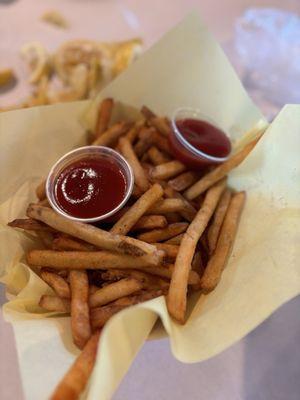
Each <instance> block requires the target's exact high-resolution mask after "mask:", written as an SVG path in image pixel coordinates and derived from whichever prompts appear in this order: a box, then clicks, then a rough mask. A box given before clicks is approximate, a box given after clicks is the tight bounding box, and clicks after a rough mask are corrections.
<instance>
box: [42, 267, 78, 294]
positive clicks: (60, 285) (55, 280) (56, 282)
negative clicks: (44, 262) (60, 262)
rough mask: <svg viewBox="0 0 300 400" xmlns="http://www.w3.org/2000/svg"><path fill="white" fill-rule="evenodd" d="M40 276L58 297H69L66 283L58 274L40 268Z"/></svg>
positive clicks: (68, 288)
mask: <svg viewBox="0 0 300 400" xmlns="http://www.w3.org/2000/svg"><path fill="white" fill-rule="evenodd" d="M40 277H41V278H42V279H43V281H45V282H46V283H47V284H48V285H49V286H50V287H51V288H52V289H53V290H54V292H55V293H56V294H57V295H58V296H59V297H61V298H63V299H69V298H70V297H71V292H70V287H69V285H68V283H67V282H66V281H65V280H64V278H62V277H61V276H59V275H58V274H56V273H54V272H48V271H45V270H41V273H40Z"/></svg>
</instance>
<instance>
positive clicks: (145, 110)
mask: <svg viewBox="0 0 300 400" xmlns="http://www.w3.org/2000/svg"><path fill="white" fill-rule="evenodd" d="M141 113H142V114H143V115H144V117H145V118H146V119H150V118H155V117H156V115H155V114H154V112H153V111H151V110H150V108H148V107H147V106H143V107H142V108H141Z"/></svg>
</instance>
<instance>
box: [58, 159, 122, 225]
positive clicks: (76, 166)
mask: <svg viewBox="0 0 300 400" xmlns="http://www.w3.org/2000/svg"><path fill="white" fill-rule="evenodd" d="M126 188H127V182H126V178H125V176H124V174H123V172H122V170H121V169H120V168H119V166H118V165H117V164H116V163H115V162H113V161H110V160H108V159H106V158H88V157H87V158H83V159H81V160H79V161H75V162H74V163H72V164H71V165H69V166H67V167H66V168H65V169H64V170H63V171H62V172H61V173H60V175H59V176H58V178H57V180H56V182H55V188H54V190H55V198H56V202H57V205H58V206H59V208H61V210H62V211H64V212H65V213H66V214H68V215H71V216H73V217H76V218H94V217H99V216H101V215H104V214H106V213H108V212H109V211H111V210H113V209H114V208H116V207H117V206H118V205H119V204H120V203H121V202H122V200H123V199H124V197H125V193H126Z"/></svg>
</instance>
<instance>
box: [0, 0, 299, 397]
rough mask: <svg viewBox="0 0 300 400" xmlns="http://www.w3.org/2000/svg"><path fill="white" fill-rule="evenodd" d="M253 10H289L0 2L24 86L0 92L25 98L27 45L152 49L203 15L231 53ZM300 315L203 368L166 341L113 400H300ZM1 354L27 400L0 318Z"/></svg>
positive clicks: (265, 327) (287, 312)
mask: <svg viewBox="0 0 300 400" xmlns="http://www.w3.org/2000/svg"><path fill="white" fill-rule="evenodd" d="M220 3H221V4H220ZM225 3H226V4H225ZM250 6H251V7H255V6H260V7H263V6H264V7H280V6H281V7H283V3H282V1H281V0H269V1H267V0H261V1H258V0H227V1H224V2H220V1H218V0H210V1H207V0H206V1H204V0H203V1H200V0H198V1H197V0H165V1H164V2H162V1H158V0H152V1H146V0H140V1H138V0H124V1H115V0H98V1H96V0H52V1H50V0H48V1H46V0H44V1H43V2H36V1H34V0H19V1H9V0H0V38H1V40H0V67H5V66H11V65H13V66H14V67H15V69H16V71H17V74H18V76H19V77H20V78H21V82H20V84H19V85H18V86H17V87H15V88H14V89H13V90H11V91H10V92H8V93H1V92H0V107H1V106H4V105H5V104H10V103H15V102H16V101H17V100H20V99H21V98H22V97H24V96H25V95H26V91H27V89H28V88H27V85H26V83H25V76H26V70H25V69H24V66H23V64H22V62H21V60H20V56H19V49H20V47H21V46H22V44H23V43H26V42H28V41H32V40H39V41H40V42H42V43H44V44H45V45H46V46H47V48H49V49H50V50H52V49H54V48H56V47H57V46H58V45H59V44H60V43H61V42H63V41H64V40H68V39H71V38H93V39H98V40H103V41H106V40H107V41H109V40H122V39H125V38H129V37H132V36H141V37H142V38H143V39H144V42H145V47H146V48H147V47H149V46H150V45H151V44H153V43H154V42H155V41H157V40H158V39H159V38H160V37H161V36H162V35H163V34H164V33H165V32H166V31H167V30H168V29H170V28H171V27H172V26H173V25H175V24H176V23H177V22H178V21H179V20H180V19H182V17H183V16H184V15H185V14H187V12H188V11H190V10H194V9H196V10H199V12H200V14H201V15H202V17H203V19H204V20H205V22H206V24H207V25H208V26H209V27H210V29H211V31H212V32H213V33H214V35H215V36H216V38H217V39H218V40H219V41H220V42H221V44H223V45H224V47H225V48H226V44H228V43H229V42H230V41H231V40H232V37H233V29H234V22H235V19H236V17H237V16H238V15H240V14H241V13H242V12H243V11H244V10H245V9H246V8H248V7H250ZM284 8H285V9H286V10H290V11H294V12H298V13H299V12H300V3H299V0H293V1H291V0H290V1H289V0H286V1H285V2H284ZM49 9H56V10H59V11H61V12H62V13H63V15H65V16H66V17H67V19H68V20H69V21H70V24H71V28H70V29H69V30H67V31H63V30H60V29H57V28H54V27H51V26H48V25H46V24H44V23H43V22H41V21H40V20H39V17H40V15H41V14H42V13H43V12H45V11H47V10H49ZM216 10H218V12H216ZM230 56H231V55H230V53H229V57H230ZM261 106H262V107H263V106H264V105H263V104H262V105H261ZM266 111H267V110H266ZM4 302H5V296H4V288H3V287H1V286H0V304H3V303H4ZM299 309H300V297H297V298H295V299H294V300H292V301H290V302H289V303H288V304H285V305H284V306H283V307H281V308H280V309H279V310H278V311H276V312H275V313H274V314H273V315H272V316H271V317H270V318H268V319H267V320H266V321H265V322H264V323H263V324H261V325H260V326H259V327H258V328H256V329H255V330H254V331H253V332H251V333H250V334H248V335H247V336H246V337H245V338H244V339H243V340H241V341H240V342H238V343H236V344H235V345H234V346H232V347H230V348H229V349H228V350H226V351H224V352H223V353H221V354H219V355H218V356H216V357H214V358H212V359H210V360H208V361H205V362H202V363H198V364H182V363H180V362H178V361H176V360H175V359H174V358H173V356H172V354H171V352H170V349H169V344H168V340H167V339H163V340H158V341H151V342H147V343H146V344H145V345H144V347H143V348H142V350H141V351H140V353H139V354H138V356H137V358H136V359H135V361H134V363H133V364H132V366H131V368H130V370H129V371H128V373H127V375H126V376H125V378H124V380H123V382H122V383H121V385H120V387H119V388H118V390H117V391H116V393H115V395H114V396H113V399H114V400H135V399H141V398H143V400H153V399H157V398H159V399H161V400H168V399H173V400H177V399H178V400H179V399H182V398H186V399H189V400H194V399H195V400H196V399H202V398H203V399H206V400H228V399H230V400H299V398H300V368H299V366H300V346H299V338H300V313H299ZM221 334H222V332H220V335H221ZM0 354H1V357H0V399H1V400H11V399H15V400H19V399H20V400H23V399H24V396H23V394H22V386H21V381H20V375H19V370H18V362H17V355H16V349H15V344H14V337H13V330H12V328H11V326H10V325H9V324H7V323H6V322H5V321H4V320H3V317H2V314H1V311H0ZM28 400H30V399H28Z"/></svg>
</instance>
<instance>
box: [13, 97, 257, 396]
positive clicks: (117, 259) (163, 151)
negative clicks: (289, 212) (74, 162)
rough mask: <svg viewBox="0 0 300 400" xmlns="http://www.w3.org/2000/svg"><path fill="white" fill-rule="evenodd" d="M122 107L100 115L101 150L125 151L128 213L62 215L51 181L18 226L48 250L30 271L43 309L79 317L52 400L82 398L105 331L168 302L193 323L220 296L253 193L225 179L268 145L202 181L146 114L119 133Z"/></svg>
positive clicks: (108, 105)
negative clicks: (197, 302) (213, 295)
mask: <svg viewBox="0 0 300 400" xmlns="http://www.w3.org/2000/svg"><path fill="white" fill-rule="evenodd" d="M113 107H114V101H113V99H109V98H108V99H105V100H103V101H102V103H101V104H100V107H99V112H98V120H97V125H96V128H95V132H94V134H93V135H94V136H93V140H92V142H91V143H92V144H93V145H102V146H109V147H112V148H114V149H116V150H117V151H119V152H120V153H121V154H122V155H123V156H124V157H125V158H126V160H127V161H128V163H129V164H130V165H131V167H132V170H133V173H134V178H135V185H134V190H133V193H132V196H131V198H130V200H129V202H128V203H127V205H126V206H125V207H124V208H123V209H122V211H121V213H119V214H118V215H115V216H114V217H112V218H111V219H110V220H109V222H102V221H101V222H100V223H99V224H97V226H94V225H90V224H84V223H80V222H76V221H73V220H70V219H68V218H65V217H63V216H61V215H59V214H57V213H56V212H55V211H53V210H52V209H51V208H50V206H49V203H48V201H47V199H46V194H45V181H44V182H42V183H41V184H40V185H39V186H38V188H37V191H36V192H37V197H38V199H39V201H38V202H37V203H36V204H30V205H29V207H28V209H27V216H28V219H18V220H14V221H12V222H10V223H9V226H11V227H15V228H20V229H23V230H25V231H30V232H32V233H33V234H34V235H35V236H36V237H37V238H39V239H40V243H43V247H44V248H41V249H35V250H31V251H29V252H28V253H27V254H26V257H27V262H28V265H29V266H30V268H32V269H33V270H34V271H35V272H36V273H37V274H38V275H39V277H40V278H41V279H42V280H44V281H45V282H46V283H47V284H48V285H49V286H50V287H51V288H52V289H53V294H52V295H43V296H42V297H41V299H40V303H39V305H40V306H41V307H42V308H43V309H44V310H47V311H51V312H63V313H69V314H70V315H71V329H72V335H73V340H74V343H75V344H76V345H77V346H78V347H79V348H80V349H83V351H82V353H81V354H80V355H79V357H78V358H77V360H76V361H75V363H74V364H73V366H72V367H71V368H70V370H69V371H68V372H67V374H66V375H65V377H64V378H63V380H62V381H61V382H60V383H59V385H58V387H57V388H56V390H55V392H54V394H53V396H52V399H55V400H60V399H63V400H68V399H75V398H78V396H79V394H80V393H81V392H82V390H83V389H84V387H85V385H86V383H87V381H88V378H89V376H90V373H91V371H92V369H93V365H94V362H95V357H96V352H97V346H98V339H99V335H100V331H101V329H102V328H103V326H104V325H105V323H106V322H107V321H108V320H109V319H110V318H111V317H112V316H113V315H114V314H116V313H117V312H119V311H121V310H124V309H125V308H127V307H129V306H132V305H135V304H138V303H141V302H143V301H146V300H149V299H153V298H156V297H158V296H166V301H167V306H168V310H169V313H170V315H171V316H172V317H173V318H174V319H175V320H176V321H177V322H179V323H184V322H185V318H186V304H187V296H188V294H189V293H191V292H194V291H199V292H200V293H203V294H206V293H209V292H210V291H212V290H214V289H215V287H216V286H217V285H218V282H219V281H220V278H221V275H222V271H223V269H224V267H225V265H226V262H227V260H228V257H229V255H230V252H231V249H232V245H233V242H234V239H235V236H236V232H237V228H238V223H239V219H240V216H241V212H242V209H243V205H244V202H245V192H239V193H236V192H235V191H234V190H232V189H230V188H228V187H227V181H226V175H227V174H228V173H229V172H230V170H232V169H233V168H235V167H236V166H238V165H239V164H240V163H241V162H242V161H243V160H244V158H245V157H246V156H247V155H248V154H249V152H250V151H251V150H252V148H253V147H254V146H255V144H256V142H257V141H258V139H259V137H260V136H257V137H256V139H255V140H253V141H251V142H249V143H248V144H247V145H246V146H245V147H244V148H243V149H242V150H240V151H239V152H237V153H235V154H234V155H233V156H231V158H230V159H228V160H227V161H226V162H224V163H223V164H220V165H218V166H215V167H214V168H210V169H209V171H208V172H207V173H205V174H203V172H202V176H201V174H200V173H199V172H195V171H191V170H188V168H187V167H186V166H185V165H184V164H182V163H181V162H180V161H178V160H175V159H174V157H173V156H172V153H171V151H170V147H169V143H168V136H169V135H170V123H169V121H168V119H167V118H162V117H158V116H157V115H155V114H154V113H153V112H152V111H151V110H149V109H148V108H147V107H143V108H142V109H141V118H140V119H139V120H138V121H136V122H135V123H128V122H125V121H119V122H117V123H114V124H113V125H111V124H110V120H111V114H112V110H113Z"/></svg>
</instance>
